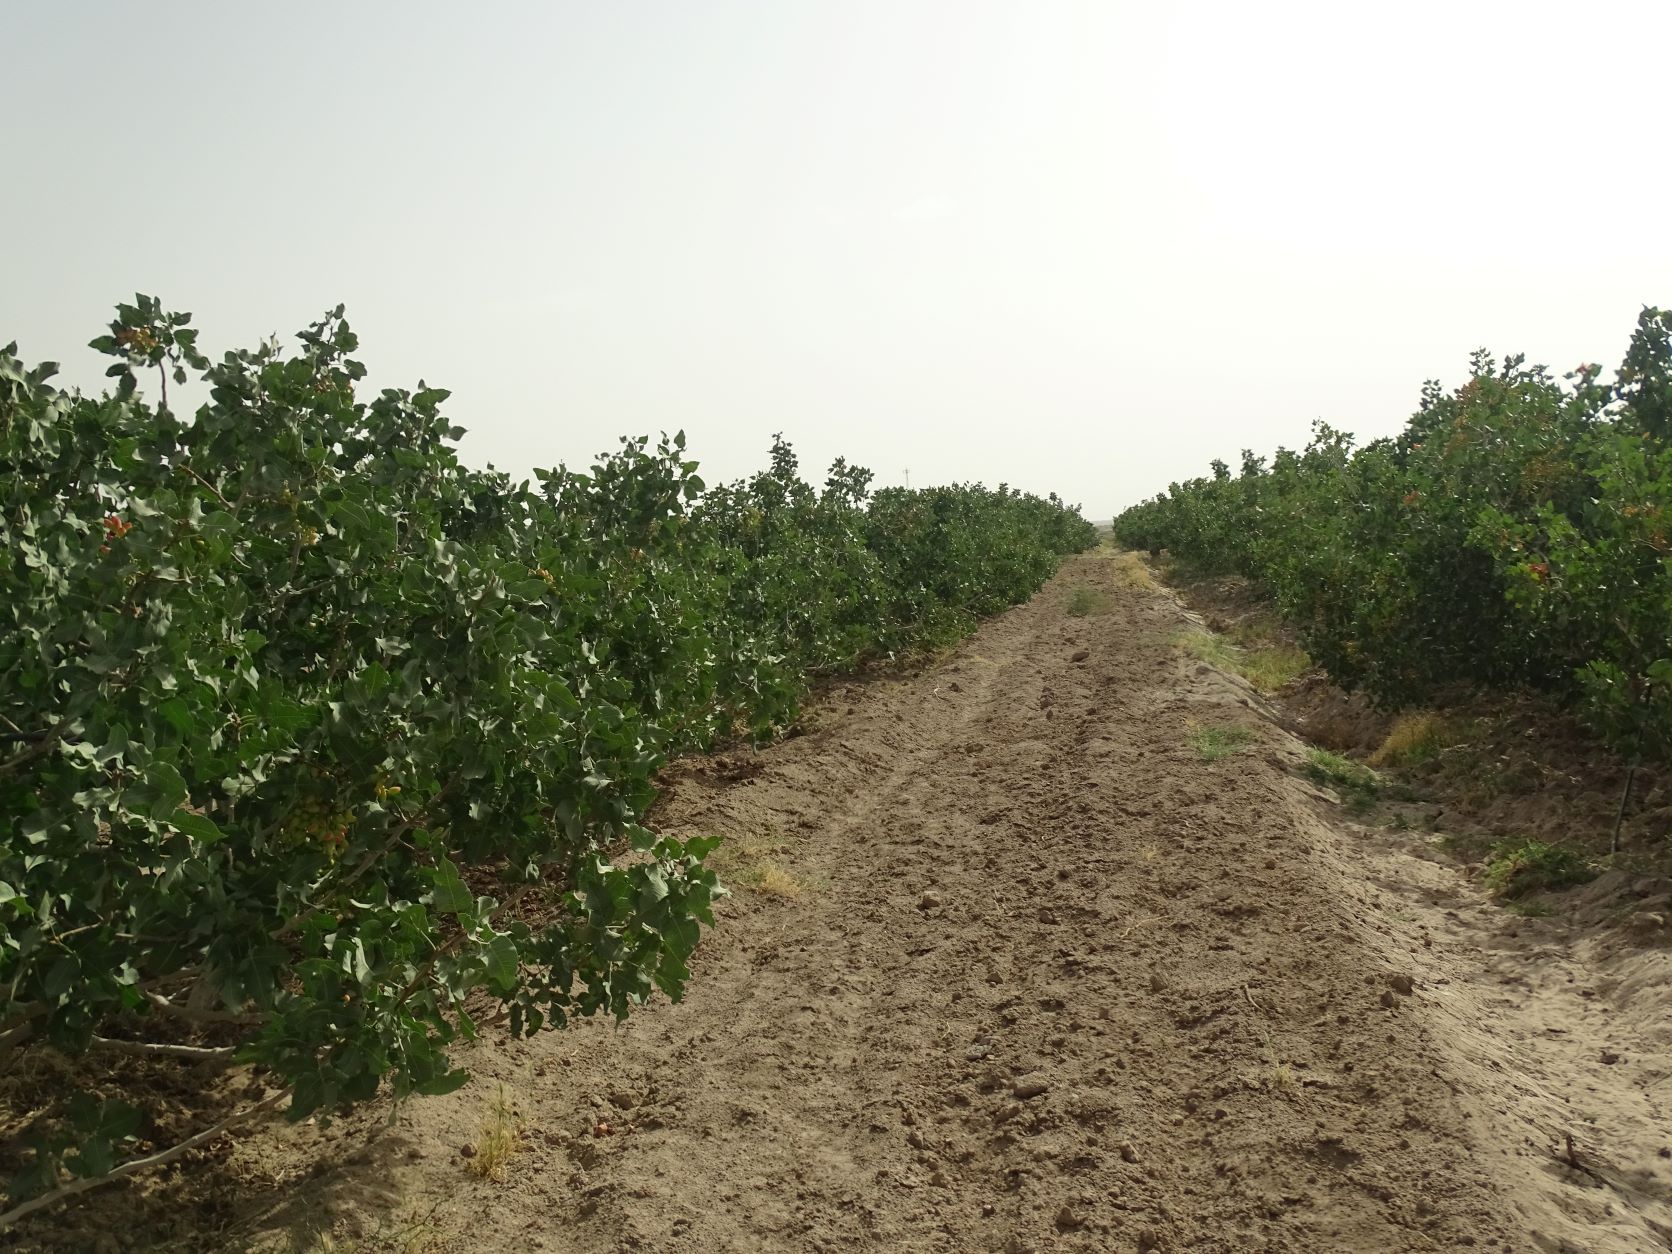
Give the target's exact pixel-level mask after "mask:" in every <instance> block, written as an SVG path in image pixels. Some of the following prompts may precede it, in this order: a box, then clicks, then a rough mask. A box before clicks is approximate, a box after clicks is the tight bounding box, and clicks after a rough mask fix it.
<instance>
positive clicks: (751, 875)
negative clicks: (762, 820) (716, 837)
mask: <svg viewBox="0 0 1672 1254" xmlns="http://www.w3.org/2000/svg"><path fill="white" fill-rule="evenodd" d="M787 852H789V849H788V846H786V845H785V844H784V843H783V841H782V840H781V839H780V838H779V836H778V834H777V833H776V832H774V831H773V830H772V829H771V828H765V829H763V830H761V831H758V832H740V833H738V834H736V835H733V836H727V837H726V838H725V840H723V841H722V842H721V843H720V847H719V848H718V849H716V850H715V851H714V852H713V853H711V854H709V856H708V865H709V866H710V867H711V868H713V870H714V873H715V874H716V875H718V876H719V877H720V879H721V881H722V882H724V883H729V884H736V885H739V886H741V887H743V888H748V889H753V890H754V891H755V892H757V893H765V894H766V895H767V896H770V897H784V898H788V899H790V900H794V899H795V898H797V897H799V896H801V895H802V894H803V893H805V892H806V891H807V887H808V886H807V884H806V882H805V881H803V880H801V879H800V878H798V877H797V876H796V875H795V874H794V873H793V872H791V871H790V870H789V869H788V868H786V867H785V866H784V864H783V863H782V862H780V861H779V858H780V857H781V856H782V855H783V854H785V853H787Z"/></svg>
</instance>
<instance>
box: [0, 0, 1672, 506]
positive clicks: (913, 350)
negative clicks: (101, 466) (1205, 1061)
mask: <svg viewBox="0 0 1672 1254" xmlns="http://www.w3.org/2000/svg"><path fill="white" fill-rule="evenodd" d="M0 21H3V23H4V25H3V27H0V29H3V30H4V32H5V46H6V49H7V53H6V57H5V60H6V70H5V73H4V74H3V75H0V110H3V115H4V116H5V117H7V118H8V119H10V120H11V122H12V126H11V128H10V142H9V143H8V145H7V148H8V158H9V159H8V162H7V176H6V179H5V182H6V184H7V186H6V189H5V192H4V194H3V195H0V239H3V240H4V241H5V244H6V248H7V252H8V260H7V264H6V266H5V270H4V274H3V277H0V343H3V342H5V341H7V340H11V339H16V340H17V341H18V342H19V348H20V353H21V355H22V356H23V357H24V358H25V359H26V360H29V361H36V360H56V361H59V362H61V363H62V364H63V378H64V380H65V381H67V382H68V383H71V384H75V385H79V386H82V387H85V388H89V389H96V388H97V387H99V386H100V385H101V378H100V375H101V372H102V365H103V364H104V363H103V361H102V359H99V358H98V357H96V355H95V354H93V353H92V352H91V351H90V350H88V349H87V348H86V347H85V345H86V342H87V340H89V339H90V338H91V337H92V336H94V335H95V334H98V333H100V331H101V330H102V328H103V324H104V323H105V322H107V321H108V320H109V318H110V316H111V313H110V310H111V307H112V306H113V305H114V304H115V303H116V302H117V301H119V300H125V299H130V298H131V294H132V293H133V292H135V291H142V292H146V293H148V294H152V295H157V296H159V297H161V298H162V299H163V301H164V303H165V305H166V306H167V307H170V308H175V309H188V310H191V311H192V312H193V314H194V323H195V325H197V326H198V327H199V328H200V329H201V342H202V344H203V346H204V347H205V348H207V349H209V350H211V352H212V353H216V354H218V353H219V352H221V351H223V350H225V349H227V348H231V347H234V346H239V345H253V344H254V343H255V342H256V341H258V340H259V339H261V338H262V337H264V336H267V335H270V334H273V333H275V332H278V333H280V334H281V335H288V334H289V333H290V332H293V331H294V330H296V329H298V328H300V327H303V326H305V325H306V324H307V323H308V322H310V321H312V320H313V319H314V318H315V317H317V316H318V315H319V314H320V313H321V312H322V311H324V310H325V309H328V308H330V307H332V306H334V305H336V304H337V303H338V302H342V303H345V304H346V305H347V306H348V316H349V319H350V321H351V322H352V324H353V325H354V327H355V330H356V331H357V332H358V333H359V335H360V339H361V351H360V353H359V356H360V358H361V359H362V360H363V361H364V362H365V363H366V365H367V367H368V370H369V378H370V382H371V384H373V385H374V386H414V385H415V384H416V383H417V382H418V381H419V380H420V379H423V380H426V381H427V382H428V383H430V384H431V385H435V386H442V387H447V388H450V389H451V390H452V393H453V396H452V399H451V400H450V401H449V402H448V406H447V409H448V412H449V413H450V414H451V416H452V418H453V420H454V421H455V422H456V423H457V424H458V425H460V426H463V427H465V428H466V429H467V431H468V434H467V435H466V436H465V438H464V440H463V443H462V455H463V457H464V458H465V459H466V460H467V461H469V462H471V463H472V464H476V465H483V464H490V463H491V464H493V465H495V466H497V467H499V468H500V469H502V470H506V471H510V472H511V473H513V474H516V475H519V476H520V475H524V474H527V473H528V472H529V471H530V470H531V469H532V468H534V467H544V466H551V465H554V464H556V463H559V462H564V463H567V464H569V465H571V466H579V465H584V464H586V463H587V462H589V461H590V459H591V457H592V456H593V455H594V454H596V453H598V452H600V451H602V450H606V449H609V448H612V447H614V446H615V444H616V440H617V438H618V437H619V436H622V435H637V434H644V433H652V434H654V433H656V432H659V431H663V430H667V431H673V430H676V429H681V428H682V429H684V430H685V432H686V433H687V435H688V438H689V440H690V447H691V450H692V453H693V455H694V456H696V457H698V458H699V459H700V460H701V461H702V463H703V468H704V470H703V472H704V474H705V475H706V476H707V477H708V478H710V479H731V478H736V477H739V476H741V475H745V474H748V473H751V472H752V471H754V470H755V469H758V468H760V467H761V466H763V465H764V463H765V459H766V453H767V450H768V448H769V446H770V443H771V438H772V435H773V433H775V432H779V431H781V432H783V433H784V434H785V436H786V437H787V438H788V439H789V440H790V441H791V442H792V443H793V444H794V445H795V446H796V449H797V451H798V452H799V453H800V455H801V458H802V467H803V472H804V473H805V474H806V476H807V477H808V478H809V479H811V480H812V481H814V482H821V481H822V479H823V471H824V468H825V467H826V466H827V465H828V463H829V462H830V461H831V459H832V458H834V457H836V456H838V455H842V456H846V457H847V458H848V459H849V460H850V461H852V462H857V463H859V464H861V465H865V466H869V467H870V468H872V469H873V470H874V471H875V472H876V474H877V481H878V483H879V484H890V483H895V484H897V483H902V482H905V481H907V478H908V476H909V482H910V483H911V484H913V485H916V486H923V485H926V484H929V483H944V482H964V481H977V480H979V481H982V482H985V483H988V484H997V483H1000V482H1007V483H1010V484H1011V485H1013V486H1016V487H1019V488H1023V489H1027V490H1030V491H1034V492H1039V493H1042V494H1043V493H1045V492H1051V491H1055V492H1058V493H1060V494H1061V495H1062V496H1064V497H1065V498H1067V499H1068V500H1070V501H1075V502H1079V503H1081V504H1082V505H1083V506H1084V508H1085V511H1086V513H1087V515H1088V516H1091V517H1096V518H1107V517H1109V516H1110V515H1111V514H1113V513H1114V512H1115V511H1116V510H1118V509H1120V508H1124V507H1125V506H1127V505H1129V504H1132V503H1134V502H1136V501H1138V500H1140V499H1142V498H1145V497H1148V496H1150V495H1153V494H1154V493H1156V492H1158V491H1160V490H1162V489H1164V488H1165V487H1166V486H1167V484H1168V483H1169V482H1170V481H1172V480H1175V479H1182V478H1188V477H1191V476H1193V475H1197V474H1201V473H1203V472H1204V471H1205V469H1206V466H1207V463H1208V461H1209V459H1211V458H1213V457H1224V458H1226V459H1227V460H1229V461H1231V462H1232V463H1233V464H1235V461H1236V457H1237V453H1238V451H1239V450H1240V449H1242V448H1244V447H1252V448H1254V449H1256V450H1258V451H1261V452H1269V451H1270V450H1271V449H1272V448H1274V447H1276V446H1279V445H1287V446H1290V447H1295V446H1298V445H1302V444H1304V443H1305V441H1306V438H1307V433H1308V429H1309V427H1310V424H1311V423H1312V422H1313V421H1314V420H1315V419H1320V418H1321V419H1324V420H1326V421H1328V422H1330V423H1331V424H1333V425H1336V426H1339V427H1345V428H1347V429H1349V430H1353V431H1356V432H1358V433H1359V434H1360V435H1361V436H1362V437H1364V438H1371V437H1374V436H1378V435H1385V434H1389V433H1391V432H1393V431H1395V430H1397V429H1398V428H1399V427H1400V426H1401V424H1402V423H1403V422H1404V420H1405V419H1406V417H1408V416H1409V414H1410V412H1411V411H1412V410H1413V409H1414V408H1415V406H1416V402H1417V399H1418V394H1419V391H1420V388H1421V384H1422V382H1423V380H1425V379H1428V378H1439V379H1441V380H1442V381H1445V382H1447V383H1448V384H1455V383H1457V382H1460V381H1461V380H1462V378H1464V377H1465V376H1466V369H1467V360H1468V354H1469V352H1470V351H1471V350H1473V349H1475V348H1477V347H1487V348H1490V349H1493V350H1494V351H1497V352H1500V353H1506V352H1525V353H1526V354H1527V355H1528V356H1529V357H1530V358H1531V359H1532V360H1534V361H1538V362H1544V363H1547V364H1549V365H1550V366H1551V367H1552V368H1553V369H1555V370H1557V371H1558V372H1560V371H1565V370H1567V369H1571V368H1572V367H1573V366H1574V365H1576V364H1578V363H1579V362H1581V361H1600V362H1603V363H1605V364H1609V365H1612V364H1615V363H1617V362H1618V361H1619V359H1620V357H1621V355H1622V353H1623V351H1624V349H1625V346H1626V342H1627V340H1628V337H1629V335H1630V332H1631V328H1632V326H1633V324H1634V322H1635V320H1636V317H1637V313H1638V311H1639V310H1640V309H1641V307H1642V306H1643V305H1645V304H1661V305H1665V304H1672V231H1669V230H1668V228H1667V215H1666V207H1667V205H1668V204H1669V203H1672V162H1668V161H1667V159H1666V133H1665V120H1666V109H1665V83H1666V78H1665V73H1664V55H1665V49H1666V48H1667V47H1668V46H1669V44H1672V5H1667V4H1665V3H1622V2H1618V0H1593V2H1592V3H1588V4H1586V5H1584V6H1579V5H1573V4H1571V3H1559V4H1544V3H1539V2H1537V0H1516V2H1514V3H1497V2H1495V0H1492V2H1488V0H1479V2H1475V0H1445V2H1444V3H1428V2H1426V0H1412V2H1407V3H1401V4H1398V5H1391V4H1390V5H1365V4H1344V3H1340V0H1330V2H1329V3H1310V2H1308V3H1301V2H1297V0H1264V2H1263V3H1260V4H1252V3H1248V2H1247V0H1240V2H1237V3H1207V2H1204V3H1178V4H1167V3H1148V4H1126V3H1119V2H1117V0H1028V2H1026V3H1023V2H1021V0H1017V2H1015V3H995V2H991V0H829V2H826V3H811V2H802V0H759V2H757V3H733V2H731V0H681V2H677V3H676V2H673V0H668V2H663V3H650V2H639V3H628V2H622V3H614V4H598V3H585V4H582V3H554V2H545V3H527V4H517V3H480V4H468V5H466V4H458V3H449V4H430V3H419V2H412V0H401V2H400V3H394V2H388V3H380V2H377V0H358V2H357V3H353V4H341V3H313V2H310V0H287V2H286V3H282V4H275V3H262V4H258V3H254V2H253V0H252V2H245V3H237V4H228V3H186V2H184V0H170V2H169V3H164V4H154V5H133V4H120V5H118V4H114V3H93V2H91V0H88V2H80V0H8V2H7V3H6V4H5V6H4V8H3V10H0Z"/></svg>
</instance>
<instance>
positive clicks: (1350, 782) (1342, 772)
mask: <svg viewBox="0 0 1672 1254" xmlns="http://www.w3.org/2000/svg"><path fill="white" fill-rule="evenodd" d="M1306 777H1307V778H1308V779H1310V780H1312V781H1313V782H1314V783H1319V784H1327V785H1328V786H1329V787H1331V788H1333V789H1335V790H1336V791H1337V792H1338V793H1340V794H1341V800H1342V802H1343V803H1344V804H1345V805H1346V806H1347V808H1348V809H1350V810H1353V811H1355V812H1359V811H1364V810H1368V809H1369V808H1370V807H1371V806H1372V805H1374V804H1375V803H1376V800H1377V799H1378V798H1379V797H1380V796H1381V792H1382V779H1381V776H1379V775H1377V774H1376V772H1375V771H1373V770H1371V769H1370V768H1369V767H1368V766H1364V765H1363V764H1361V763H1358V762H1354V761H1353V760H1352V759H1351V758H1344V757H1342V756H1341V755H1340V754H1339V753H1331V752H1329V750H1327V749H1309V750H1307V753H1306Z"/></svg>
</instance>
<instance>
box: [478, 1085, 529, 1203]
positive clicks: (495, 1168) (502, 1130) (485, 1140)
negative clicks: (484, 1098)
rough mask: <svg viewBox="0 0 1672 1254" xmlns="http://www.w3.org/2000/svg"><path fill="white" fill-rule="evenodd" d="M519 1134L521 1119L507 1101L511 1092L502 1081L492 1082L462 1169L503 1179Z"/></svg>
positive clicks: (513, 1106) (514, 1151)
mask: <svg viewBox="0 0 1672 1254" xmlns="http://www.w3.org/2000/svg"><path fill="white" fill-rule="evenodd" d="M521 1137H522V1120H521V1119H520V1118H519V1117H518V1115H517V1111H516V1107H515V1105H514V1104H513V1103H512V1101H511V1094H510V1092H509V1090H507V1089H506V1087H505V1086H504V1085H503V1084H499V1085H496V1086H495V1088H494V1095H493V1098H492V1100H491V1101H489V1103H488V1108H487V1110H486V1111H485V1112H484V1114H483V1115H482V1127H481V1129H480V1131H478V1132H477V1134H476V1140H475V1142H474V1144H473V1145H472V1147H471V1148H472V1149H473V1150H474V1151H475V1152H474V1153H473V1154H471V1155H470V1156H469V1157H468V1158H466V1159H465V1163H464V1165H465V1170H466V1171H468V1172H470V1174H471V1175H473V1176H481V1177H482V1178H483V1179H484V1180H503V1179H504V1178H505V1165H506V1164H507V1163H508V1162H510V1161H511V1156H512V1155H513V1154H515V1153H516V1152H517V1145H518V1142H519V1141H520V1140H521Z"/></svg>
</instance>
